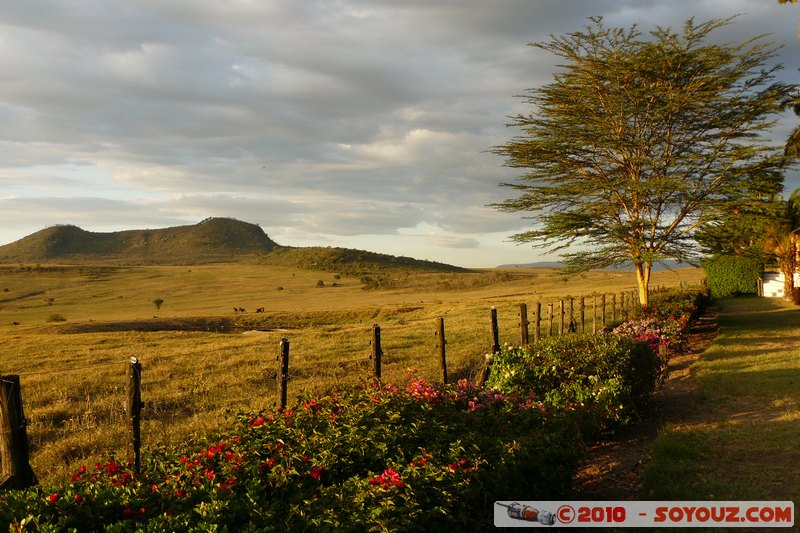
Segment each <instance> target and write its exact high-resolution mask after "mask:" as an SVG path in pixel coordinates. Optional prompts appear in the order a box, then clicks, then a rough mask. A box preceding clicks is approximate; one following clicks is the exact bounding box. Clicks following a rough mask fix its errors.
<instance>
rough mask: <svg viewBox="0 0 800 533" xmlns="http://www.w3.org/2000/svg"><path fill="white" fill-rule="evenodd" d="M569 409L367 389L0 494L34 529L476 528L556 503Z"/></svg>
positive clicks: (569, 453) (566, 464)
mask: <svg viewBox="0 0 800 533" xmlns="http://www.w3.org/2000/svg"><path fill="white" fill-rule="evenodd" d="M581 454H582V451H581V444H580V441H579V439H578V434H577V429H576V424H575V421H574V417H573V416H572V413H571V412H569V411H549V410H547V409H546V408H545V407H544V406H543V405H542V404H540V403H538V402H533V401H520V399H518V398H512V397H506V396H503V395H500V394H498V393H496V392H494V391H488V390H482V389H476V388H474V387H472V386H471V385H470V384H469V383H467V382H466V381H465V380H462V381H461V382H459V383H458V384H457V385H451V386H441V385H433V384H429V383H427V382H426V381H424V380H421V379H416V378H414V377H413V376H411V377H410V378H409V380H408V382H407V383H406V384H405V385H404V386H401V387H395V386H392V385H384V386H381V385H380V384H377V383H369V384H365V385H364V386H363V387H362V388H359V389H356V390H351V391H343V392H338V393H332V394H330V395H327V396H325V397H322V398H318V399H316V400H312V399H308V398H305V399H303V400H302V401H301V402H300V403H299V404H298V405H297V406H295V407H294V408H293V409H286V410H283V409H276V410H270V411H262V412H259V413H255V414H249V415H246V414H242V415H239V416H238V417H237V424H236V427H235V428H234V429H233V430H231V432H230V433H228V434H225V435H222V436H217V437H216V438H213V439H210V440H209V441H208V442H206V443H205V444H204V445H203V446H202V448H201V449H198V450H196V451H195V452H194V453H187V454H183V455H181V454H179V453H171V452H168V451H162V452H159V453H157V454H156V455H154V456H151V459H150V460H149V461H148V462H147V463H146V464H145V465H144V471H143V472H142V474H141V475H138V476H137V475H134V474H133V473H132V472H131V471H130V469H129V467H128V466H126V465H124V464H120V463H119V462H117V461H116V460H114V459H113V458H112V459H111V460H109V461H108V462H107V463H105V464H99V463H98V464H96V465H95V466H94V468H91V467H86V468H81V469H80V470H79V471H78V472H76V473H75V475H74V476H73V477H72V479H71V480H70V482H68V483H65V484H61V485H54V486H50V487H43V488H33V489H29V490H26V491H11V492H9V493H7V494H5V495H4V497H3V498H2V499H0V522H3V523H8V524H17V525H19V522H20V521H21V520H23V519H25V520H26V521H27V522H28V523H27V524H26V525H27V527H30V528H32V529H34V530H47V531H49V530H70V528H78V529H81V530H101V529H105V530H114V531H133V530H137V531H191V530H202V531H210V530H227V529H228V528H232V529H233V528H235V530H246V531H278V530H280V531H310V530H314V531H316V530H319V529H323V530H333V531H338V530H353V531H368V530H400V531H417V530H428V531H474V530H483V529H489V528H491V527H492V524H493V511H492V509H491V505H490V502H493V501H495V500H509V499H514V498H519V497H520V495H521V494H522V495H525V497H526V498H533V499H543V500H547V499H558V498H564V497H566V496H567V495H568V494H569V492H568V491H569V486H570V482H571V479H572V476H573V475H574V473H575V471H576V470H577V467H578V464H579V462H580V459H581Z"/></svg>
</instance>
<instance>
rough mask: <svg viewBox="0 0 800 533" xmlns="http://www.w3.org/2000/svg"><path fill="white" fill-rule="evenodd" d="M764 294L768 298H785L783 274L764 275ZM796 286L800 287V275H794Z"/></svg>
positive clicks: (771, 273)
mask: <svg viewBox="0 0 800 533" xmlns="http://www.w3.org/2000/svg"><path fill="white" fill-rule="evenodd" d="M763 280H764V292H763V295H764V296H765V297H767V298H783V273H780V272H779V273H775V272H766V273H764V277H763ZM794 286H795V287H798V286H800V274H797V273H795V275H794Z"/></svg>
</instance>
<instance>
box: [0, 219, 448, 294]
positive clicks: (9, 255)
mask: <svg viewBox="0 0 800 533" xmlns="http://www.w3.org/2000/svg"><path fill="white" fill-rule="evenodd" d="M245 258H251V259H255V258H258V259H259V262H260V263H262V264H265V265H276V266H287V267H293V268H302V269H311V270H323V271H329V272H337V273H340V274H347V275H355V276H360V277H362V278H364V279H363V281H364V283H365V284H367V285H375V284H377V285H385V284H386V282H387V279H388V278H387V275H388V274H389V273H392V272H397V271H411V270H413V271H423V272H461V271H464V269H462V268H459V267H455V266H452V265H446V264H444V263H437V262H434V261H421V260H418V259H412V258H410V257H396V256H393V255H386V254H378V253H374V252H367V251H363V250H352V249H347V248H322V247H310V248H293V247H285V246H280V245H279V244H277V243H276V242H275V241H273V240H272V239H270V238H269V237H268V236H267V234H266V233H264V231H263V230H262V229H261V227H260V226H258V225H256V224H249V223H247V222H242V221H239V220H235V219H231V218H208V219H206V220H204V221H202V222H200V223H199V224H195V225H193V226H177V227H172V228H164V229H152V230H128V231H115V232H111V233H95V232H91V231H86V230H83V229H81V228H79V227H77V226H71V225H59V226H53V227H50V228H46V229H43V230H41V231H38V232H36V233H33V234H31V235H28V236H27V237H24V238H22V239H20V240H18V241H16V242H13V243H11V244H6V245H5V246H0V262H2V263H20V262H22V263H77V264H83V263H93V264H94V263H116V264H124V265H142V264H154V265H159V264H173V265H174V264H202V263H216V262H227V261H239V260H242V259H245Z"/></svg>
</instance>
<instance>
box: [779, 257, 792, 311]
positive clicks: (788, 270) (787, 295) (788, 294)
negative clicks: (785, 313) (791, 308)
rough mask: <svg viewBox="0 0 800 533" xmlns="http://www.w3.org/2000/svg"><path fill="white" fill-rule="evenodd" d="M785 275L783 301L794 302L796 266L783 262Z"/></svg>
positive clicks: (782, 269) (782, 266) (782, 268)
mask: <svg viewBox="0 0 800 533" xmlns="http://www.w3.org/2000/svg"><path fill="white" fill-rule="evenodd" d="M781 272H782V273H783V299H784V300H788V301H790V302H792V301H794V265H793V264H792V263H790V262H781Z"/></svg>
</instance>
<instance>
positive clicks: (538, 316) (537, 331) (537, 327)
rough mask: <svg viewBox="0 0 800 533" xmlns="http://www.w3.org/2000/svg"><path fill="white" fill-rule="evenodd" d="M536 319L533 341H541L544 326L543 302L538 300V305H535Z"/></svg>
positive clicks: (534, 320)
mask: <svg viewBox="0 0 800 533" xmlns="http://www.w3.org/2000/svg"><path fill="white" fill-rule="evenodd" d="M534 313H535V316H534V319H533V342H539V336H540V335H541V327H542V302H536V307H534Z"/></svg>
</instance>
